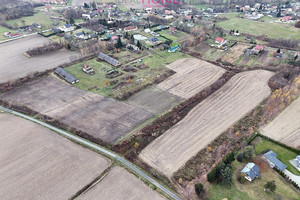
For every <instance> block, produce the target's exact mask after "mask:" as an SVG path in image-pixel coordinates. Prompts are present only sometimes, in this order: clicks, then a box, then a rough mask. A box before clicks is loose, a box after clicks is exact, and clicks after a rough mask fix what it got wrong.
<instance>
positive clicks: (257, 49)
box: [252, 45, 264, 54]
mask: <svg viewBox="0 0 300 200" xmlns="http://www.w3.org/2000/svg"><path fill="white" fill-rule="evenodd" d="M263 50H264V46H262V45H256V46H255V47H254V48H253V49H252V54H259V53H261V52H262V51H263Z"/></svg>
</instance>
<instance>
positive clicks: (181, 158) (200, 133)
mask: <svg viewBox="0 0 300 200" xmlns="http://www.w3.org/2000/svg"><path fill="white" fill-rule="evenodd" d="M272 75H273V73H272V72H269V71H264V70H256V71H248V72H243V73H240V74H237V75H235V76H234V77H233V78H232V79H231V80H229V81H228V83H226V84H225V85H224V86H223V87H222V88H221V89H220V90H218V91H217V92H215V93H214V94H212V95H211V96H209V97H208V98H207V99H205V100H204V101H202V102H201V103H200V104H199V105H197V106H196V107H195V108H194V109H193V110H191V111H190V113H189V114H188V115H187V116H186V117H185V118H184V119H183V120H181V121H180V122H179V123H177V124H176V125H175V126H173V127H172V128H171V129H169V130H168V131H166V132H165V133H164V134H163V135H162V136H160V137H158V138H157V139H156V140H154V141H153V142H152V143H150V145H148V146H147V147H146V148H145V149H144V150H143V151H142V152H141V154H140V155H139V156H140V158H142V159H143V160H144V161H145V162H146V163H148V164H149V165H151V166H152V167H154V168H156V169H157V170H159V171H161V172H162V173H164V174H165V175H167V176H168V177H171V176H172V174H173V173H174V172H175V171H177V170H178V169H179V168H180V167H181V166H183V165H184V164H185V163H186V162H187V161H188V160H189V159H190V158H192V157H193V156H194V155H196V154H197V152H199V151H200V150H201V149H203V148H205V147H206V146H207V145H208V144H210V143H211V142H212V141H213V140H214V139H216V138H217V137H218V136H219V135H220V134H222V133H223V132H224V131H226V130H227V129H228V128H229V127H230V126H232V125H233V124H234V123H236V122H237V121H238V120H239V119H241V118H242V117H243V116H245V115H246V114H247V113H249V112H250V111H251V110H252V109H254V108H255V107H256V106H257V105H258V104H259V103H260V102H261V101H263V100H264V99H265V98H266V97H268V96H269V95H270V93H271V90H270V88H269V86H268V84H267V83H268V80H269V78H270V77H271V76H272Z"/></svg>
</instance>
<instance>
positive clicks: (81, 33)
mask: <svg viewBox="0 0 300 200" xmlns="http://www.w3.org/2000/svg"><path fill="white" fill-rule="evenodd" d="M81 35H84V34H83V32H80V33H76V36H81Z"/></svg>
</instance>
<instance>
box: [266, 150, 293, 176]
mask: <svg viewBox="0 0 300 200" xmlns="http://www.w3.org/2000/svg"><path fill="white" fill-rule="evenodd" d="M264 155H265V156H266V158H267V159H268V160H269V161H270V162H271V163H273V164H274V165H275V166H276V167H277V168H278V169H280V170H281V171H283V170H285V169H286V168H287V166H286V165H285V164H283V163H282V162H281V161H280V160H279V159H278V158H276V156H277V154H276V153H275V152H274V151H272V150H270V151H268V152H267V153H265V154H264Z"/></svg>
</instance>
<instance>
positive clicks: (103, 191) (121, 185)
mask: <svg viewBox="0 0 300 200" xmlns="http://www.w3.org/2000/svg"><path fill="white" fill-rule="evenodd" d="M76 199H82V200H84V199H88V200H96V199H109V200H119V199H131V200H140V199H143V200H162V199H164V198H163V197H161V196H160V195H159V194H158V193H156V192H155V191H154V190H152V189H151V188H149V187H148V186H146V185H145V184H144V183H143V182H142V181H141V180H139V179H137V178H136V177H135V176H134V175H133V174H130V173H129V172H127V171H126V170H125V169H123V168H121V167H114V168H112V169H111V171H110V172H109V173H108V174H107V175H106V176H105V177H104V179H102V180H101V181H100V182H99V183H97V184H96V185H95V186H93V187H92V188H91V189H90V190H88V191H87V192H85V193H84V194H82V195H81V196H79V197H78V198H76Z"/></svg>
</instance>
